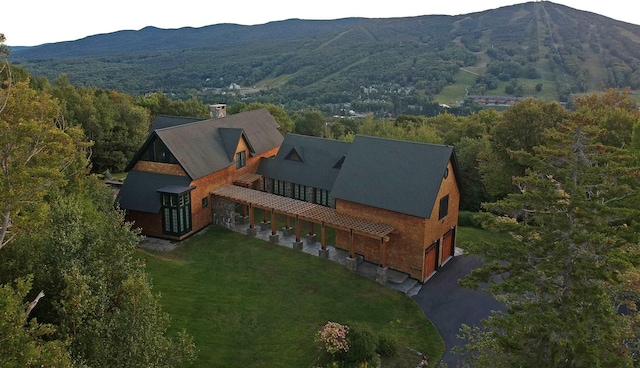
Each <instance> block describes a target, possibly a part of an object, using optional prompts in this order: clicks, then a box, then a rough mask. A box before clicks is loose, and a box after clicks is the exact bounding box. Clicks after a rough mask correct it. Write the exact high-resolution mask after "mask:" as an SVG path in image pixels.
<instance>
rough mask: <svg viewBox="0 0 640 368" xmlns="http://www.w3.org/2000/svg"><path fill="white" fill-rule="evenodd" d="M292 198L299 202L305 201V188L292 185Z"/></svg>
mask: <svg viewBox="0 0 640 368" xmlns="http://www.w3.org/2000/svg"><path fill="white" fill-rule="evenodd" d="M293 198H295V199H299V200H301V201H306V200H307V187H306V186H304V185H300V184H293Z"/></svg>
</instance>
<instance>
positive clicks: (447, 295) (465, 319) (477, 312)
mask: <svg viewBox="0 0 640 368" xmlns="http://www.w3.org/2000/svg"><path fill="white" fill-rule="evenodd" d="M480 264H481V263H480V260H479V259H478V258H477V257H475V256H465V255H462V256H456V257H453V258H452V259H451V260H449V262H448V263H447V264H446V265H445V266H444V267H443V268H442V269H440V270H438V272H437V273H436V274H435V275H433V277H431V279H429V281H427V282H426V283H425V284H424V285H423V286H422V289H420V291H419V292H418V294H416V295H414V296H413V299H414V300H415V301H416V302H417V303H418V305H420V307H421V308H422V310H423V312H424V314H425V315H426V316H427V318H429V319H430V320H431V322H433V324H434V325H435V326H436V328H437V329H438V331H439V332H440V335H442V339H443V340H444V343H445V353H444V356H443V357H442V361H441V363H446V366H447V367H449V368H454V367H456V366H457V362H458V361H459V358H460V357H459V356H456V355H454V354H452V353H451V349H452V348H453V347H454V346H459V345H461V343H462V342H461V341H460V340H459V339H458V338H457V334H458V330H459V329H460V326H461V325H462V324H463V323H464V324H467V325H470V326H474V325H480V324H481V320H482V319H483V318H485V317H487V316H489V315H490V314H491V311H492V310H500V309H502V308H503V304H502V303H499V302H498V301H496V300H495V299H494V298H493V297H492V296H491V295H489V294H487V293H484V292H482V291H472V290H467V289H464V288H463V287H462V286H460V285H459V284H458V280H460V279H461V278H464V277H465V276H466V275H467V274H468V273H469V272H471V270H473V269H474V268H477V267H479V266H480Z"/></svg>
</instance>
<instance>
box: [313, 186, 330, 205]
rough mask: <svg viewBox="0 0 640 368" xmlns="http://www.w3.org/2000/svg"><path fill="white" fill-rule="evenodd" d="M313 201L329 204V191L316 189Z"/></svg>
mask: <svg viewBox="0 0 640 368" xmlns="http://www.w3.org/2000/svg"><path fill="white" fill-rule="evenodd" d="M313 203H315V204H321V205H323V206H329V191H328V190H324V189H316V193H315V196H314V198H313Z"/></svg>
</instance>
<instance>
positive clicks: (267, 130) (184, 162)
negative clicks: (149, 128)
mask: <svg viewBox="0 0 640 368" xmlns="http://www.w3.org/2000/svg"><path fill="white" fill-rule="evenodd" d="M241 136H243V137H244V138H245V139H246V140H247V144H248V146H249V149H250V155H252V156H253V155H259V154H261V153H264V152H266V151H269V150H271V149H273V148H276V147H278V146H280V144H281V143H282V140H283V137H282V134H280V132H279V131H278V123H277V122H276V121H275V119H274V118H273V117H272V116H271V115H270V114H269V112H268V111H267V110H266V109H258V110H251V111H246V112H242V113H239V114H233V115H229V116H227V117H225V118H221V119H207V120H201V121H196V122H191V123H187V124H181V125H177V126H171V127H168V128H163V129H157V130H155V131H154V132H152V133H151V135H150V136H149V138H147V141H146V142H145V144H144V145H143V146H142V148H141V149H140V151H138V154H137V155H136V157H135V158H134V159H133V160H132V162H131V163H130V164H129V166H127V169H126V170H131V168H132V167H133V166H134V165H135V162H136V161H137V160H138V159H139V157H140V155H141V154H142V153H143V152H144V151H145V150H146V149H147V147H148V146H149V145H150V144H151V143H152V142H153V140H154V139H160V140H161V141H162V142H163V143H164V144H165V146H166V147H167V148H168V149H169V151H171V154H173V156H174V157H175V158H176V160H177V161H178V163H179V164H180V165H181V166H182V168H183V169H184V170H185V171H186V172H187V174H188V175H189V176H190V177H191V178H192V179H193V180H196V179H199V178H201V177H203V176H206V175H209V174H211V173H214V172H216V171H218V170H221V169H224V168H226V167H228V166H230V165H231V164H233V161H234V157H233V153H235V148H236V147H237V144H238V142H239V140H240V137H241ZM230 150H233V152H232V153H231V154H230V153H229V151H230Z"/></svg>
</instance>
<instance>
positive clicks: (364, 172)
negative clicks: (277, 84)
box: [117, 105, 460, 282]
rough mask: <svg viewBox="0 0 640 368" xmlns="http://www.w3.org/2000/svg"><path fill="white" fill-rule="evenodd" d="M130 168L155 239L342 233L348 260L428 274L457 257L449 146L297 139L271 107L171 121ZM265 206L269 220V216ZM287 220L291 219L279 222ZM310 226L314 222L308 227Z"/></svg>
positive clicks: (128, 194)
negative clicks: (223, 232) (207, 231)
mask: <svg viewBox="0 0 640 368" xmlns="http://www.w3.org/2000/svg"><path fill="white" fill-rule="evenodd" d="M159 119H160V120H161V121H157V125H155V126H156V127H157V128H155V129H153V130H152V132H151V133H150V135H149V137H148V139H147V141H146V142H145V143H144V145H143V146H142V147H141V149H140V150H139V151H138V153H137V154H136V156H135V157H134V159H133V160H132V161H131V163H130V164H129V166H128V167H127V171H128V172H129V174H128V176H127V179H126V180H125V182H124V184H123V186H122V188H121V190H120V193H119V195H118V198H117V200H118V202H119V204H120V206H121V207H122V208H124V209H125V210H126V218H127V220H129V221H134V222H135V225H136V226H139V227H141V228H142V231H143V234H145V235H149V236H153V237H162V238H168V239H175V240H182V239H184V238H185V237H187V236H189V235H191V234H193V233H194V232H196V231H198V230H200V229H202V228H204V227H205V226H207V225H209V224H217V225H221V226H226V227H229V228H231V227H235V226H236V224H237V223H239V222H246V223H247V224H248V228H247V230H246V231H247V234H249V235H255V234H256V233H257V231H258V227H260V228H261V230H262V231H266V230H271V234H270V239H271V240H272V241H273V242H277V240H278V239H279V236H280V235H281V234H284V235H285V236H286V235H290V234H295V241H294V242H293V248H294V249H302V244H303V243H302V236H306V237H307V241H308V242H313V241H317V240H319V241H320V247H319V250H318V252H319V256H321V257H326V258H328V252H329V251H328V248H327V244H326V230H327V228H333V229H335V231H336V244H335V246H336V247H337V248H341V249H344V250H346V251H347V253H348V255H349V257H348V258H347V266H348V267H350V268H351V269H354V270H355V268H356V267H357V264H358V262H359V261H360V260H362V259H365V260H367V261H370V262H373V263H376V264H378V265H379V267H378V280H379V281H381V282H385V281H386V278H387V273H388V270H389V269H394V270H397V271H400V272H403V273H406V274H408V275H409V276H411V277H412V278H414V279H417V280H420V281H424V280H426V279H428V278H429V277H430V276H431V275H432V274H433V273H434V272H435V271H436V270H437V268H439V267H441V266H443V265H444V264H445V263H446V262H447V260H449V259H450V257H452V256H453V255H454V248H455V236H456V229H457V226H458V206H459V202H460V189H459V188H460V183H459V175H458V167H457V163H456V158H455V153H454V150H453V148H452V147H450V146H444V145H435V144H426V143H417V142H407V141H400V140H393V139H385V138H376V137H367V136H359V135H358V136H356V137H355V139H354V140H353V142H351V143H349V142H341V141H335V140H329V139H323V138H317V137H309V136H303V135H296V134H288V135H286V136H285V137H284V138H283V137H282V135H280V133H279V132H278V130H277V124H276V122H275V120H274V119H273V118H272V117H271V115H269V113H268V112H267V111H266V110H264V109H261V110H254V111H249V112H244V113H240V114H235V115H231V116H226V113H225V110H224V106H223V105H215V106H212V118H211V119H208V120H204V121H192V120H191V119H183V118H181V119H172V118H170V117H166V116H161V117H159ZM257 210H261V212H262V214H263V217H262V218H261V219H257V218H256V217H257V216H256V212H257ZM278 216H279V217H280V218H282V216H284V218H285V226H284V228H282V229H278V228H277V225H276V224H277V223H278V221H277V219H278ZM303 224H304V226H305V227H306V228H305V229H304V233H303V229H302V228H303Z"/></svg>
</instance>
